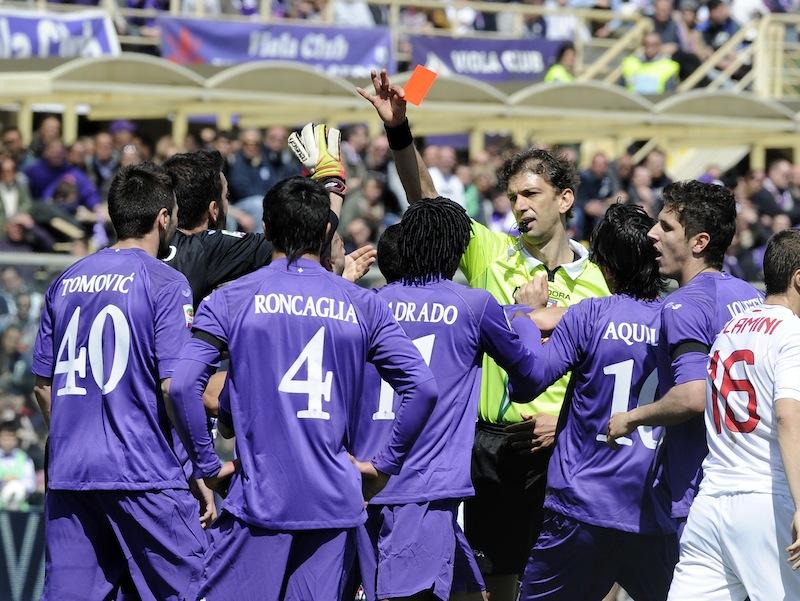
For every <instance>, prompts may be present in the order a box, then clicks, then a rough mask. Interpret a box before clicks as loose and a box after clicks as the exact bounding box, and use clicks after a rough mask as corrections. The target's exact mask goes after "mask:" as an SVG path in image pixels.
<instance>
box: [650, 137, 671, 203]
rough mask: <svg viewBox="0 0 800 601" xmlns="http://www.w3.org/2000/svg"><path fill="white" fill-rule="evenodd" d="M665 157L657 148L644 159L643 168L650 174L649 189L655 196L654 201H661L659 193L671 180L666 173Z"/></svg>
mask: <svg viewBox="0 0 800 601" xmlns="http://www.w3.org/2000/svg"><path fill="white" fill-rule="evenodd" d="M666 165H667V155H665V154H664V153H663V152H662V151H661V150H658V149H657V148H656V149H654V150H651V151H650V152H649V153H648V155H647V156H646V157H645V159H644V166H645V167H647V170H648V171H649V172H650V180H651V181H650V187H651V188H652V189H653V193H654V194H655V195H656V200H658V201H661V193H662V192H663V191H664V188H666V187H667V186H668V185H669V184H671V183H672V178H670V177H669V176H668V175H667V172H666Z"/></svg>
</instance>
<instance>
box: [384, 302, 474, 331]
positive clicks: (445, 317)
mask: <svg viewBox="0 0 800 601" xmlns="http://www.w3.org/2000/svg"><path fill="white" fill-rule="evenodd" d="M389 308H390V309H391V310H392V313H393V314H394V318H395V319H396V320H397V321H421V322H423V323H441V322H444V323H446V324H447V325H449V326H450V325H453V324H454V323H455V322H456V319H458V308H457V307H454V306H453V305H442V304H440V303H422V304H421V305H417V303H407V302H405V301H397V302H391V303H389Z"/></svg>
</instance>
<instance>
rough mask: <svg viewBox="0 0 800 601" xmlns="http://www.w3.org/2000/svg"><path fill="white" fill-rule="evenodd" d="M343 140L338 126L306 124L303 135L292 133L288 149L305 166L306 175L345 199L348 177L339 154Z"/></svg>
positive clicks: (301, 133)
mask: <svg viewBox="0 0 800 601" xmlns="http://www.w3.org/2000/svg"><path fill="white" fill-rule="evenodd" d="M340 138H341V134H340V132H339V130H338V129H336V128H335V127H327V126H326V125H325V124H322V123H318V124H314V123H307V124H306V125H305V127H303V129H302V131H301V132H300V135H297V132H293V133H292V134H291V135H290V136H289V148H291V150H292V152H293V153H294V154H295V156H296V157H297V158H298V159H299V161H300V162H301V163H302V164H303V167H304V171H305V174H306V175H309V176H311V179H313V180H316V181H318V182H319V183H321V184H322V185H323V186H324V187H325V189H326V190H327V191H328V192H333V193H335V194H338V195H339V196H344V195H345V192H347V183H346V180H347V178H346V176H345V172H344V163H342V159H341V153H340V152H339V139H340Z"/></svg>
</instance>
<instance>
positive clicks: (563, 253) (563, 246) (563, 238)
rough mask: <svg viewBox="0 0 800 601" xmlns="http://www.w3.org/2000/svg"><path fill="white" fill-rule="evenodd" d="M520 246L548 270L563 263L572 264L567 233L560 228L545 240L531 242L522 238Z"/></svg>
mask: <svg viewBox="0 0 800 601" xmlns="http://www.w3.org/2000/svg"><path fill="white" fill-rule="evenodd" d="M522 245H523V246H524V247H525V250H527V251H528V252H529V253H530V254H531V256H533V257H534V258H536V259H538V260H539V261H541V262H542V263H543V264H544V266H545V267H547V269H550V270H553V269H555V268H556V267H558V266H559V265H564V264H565V263H572V261H573V260H574V253H573V252H572V249H571V248H570V246H569V238H568V237H567V231H566V230H565V229H564V228H561V227H559V228H557V229H556V230H555V231H554V232H553V235H552V236H551V237H550V238H549V239H547V240H537V241H536V242H533V241H531V240H528V239H527V238H526V237H525V236H523V238H522Z"/></svg>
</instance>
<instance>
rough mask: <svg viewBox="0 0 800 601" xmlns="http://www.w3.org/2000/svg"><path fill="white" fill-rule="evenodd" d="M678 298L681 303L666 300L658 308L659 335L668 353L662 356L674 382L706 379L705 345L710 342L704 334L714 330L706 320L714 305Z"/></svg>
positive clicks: (712, 311) (706, 359) (676, 383)
mask: <svg viewBox="0 0 800 601" xmlns="http://www.w3.org/2000/svg"><path fill="white" fill-rule="evenodd" d="M682 300H684V302H682V303H666V304H665V305H664V307H663V309H662V310H661V337H662V339H663V340H664V341H665V343H666V344H665V350H666V351H667V352H668V353H669V357H668V358H665V360H666V361H667V363H669V364H670V365H671V369H672V375H673V382H674V384H675V385H678V384H684V383H686V382H691V381H693V380H704V381H705V380H706V378H707V377H708V372H707V371H706V366H707V364H708V349H709V348H710V347H711V344H712V343H713V342H714V341H713V339H712V340H708V335H707V334H706V333H707V332H710V331H713V330H714V328H713V327H711V324H710V323H709V320H710V319H712V318H713V315H714V308H713V307H705V306H703V304H702V303H700V302H691V301H693V300H695V299H691V298H686V299H682ZM687 301H688V302H687ZM715 334H716V332H715ZM694 345H699V346H694ZM695 348H696V349H697V350H690V349H695ZM703 349H705V350H703Z"/></svg>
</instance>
